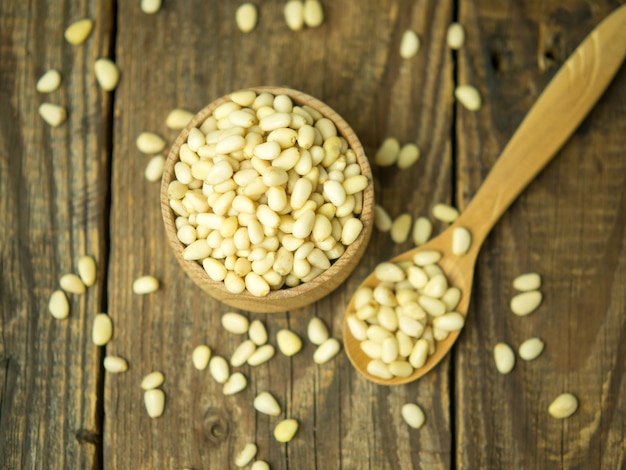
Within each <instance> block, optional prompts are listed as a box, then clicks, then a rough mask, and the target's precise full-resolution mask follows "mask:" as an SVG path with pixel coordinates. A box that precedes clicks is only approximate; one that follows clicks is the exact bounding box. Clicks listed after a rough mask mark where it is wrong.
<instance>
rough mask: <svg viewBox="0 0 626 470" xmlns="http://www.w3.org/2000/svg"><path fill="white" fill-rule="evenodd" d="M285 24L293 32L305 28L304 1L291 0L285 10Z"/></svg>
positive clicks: (286, 4)
mask: <svg viewBox="0 0 626 470" xmlns="http://www.w3.org/2000/svg"><path fill="white" fill-rule="evenodd" d="M283 14H284V16H285V23H287V26H288V27H289V29H290V30H292V31H300V30H301V29H302V27H303V26H304V3H303V2H302V0H289V1H288V2H287V3H285V7H284V10H283Z"/></svg>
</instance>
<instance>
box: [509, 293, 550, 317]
mask: <svg viewBox="0 0 626 470" xmlns="http://www.w3.org/2000/svg"><path fill="white" fill-rule="evenodd" d="M542 299H543V296H542V294H541V292H540V291H538V290H534V291H529V292H523V293H521V294H517V295H516V296H515V297H513V298H512V299H511V305H510V307H511V311H512V312H513V313H514V314H515V315H519V316H520V317H523V316H525V315H529V314H531V313H533V312H534V311H535V310H537V308H538V307H539V305H540V304H541V301H542Z"/></svg>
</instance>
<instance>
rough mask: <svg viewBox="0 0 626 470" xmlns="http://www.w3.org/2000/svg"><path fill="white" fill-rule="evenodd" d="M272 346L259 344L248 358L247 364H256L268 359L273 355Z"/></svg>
mask: <svg viewBox="0 0 626 470" xmlns="http://www.w3.org/2000/svg"><path fill="white" fill-rule="evenodd" d="M274 353H275V351H274V346H272V345H271V344H264V345H263V346H260V347H259V348H258V349H257V350H256V351H254V353H253V354H252V355H251V356H250V357H249V358H248V365H251V366H258V365H261V364H263V363H264V362H267V361H269V360H270V359H271V358H273V357H274Z"/></svg>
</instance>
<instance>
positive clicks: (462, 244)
mask: <svg viewBox="0 0 626 470" xmlns="http://www.w3.org/2000/svg"><path fill="white" fill-rule="evenodd" d="M471 244H472V234H471V233H470V231H469V230H467V229H466V228H465V227H455V228H454V230H453V231H452V253H453V254H455V255H457V256H460V255H464V254H465V253H467V252H468V251H469V249H470V246H471Z"/></svg>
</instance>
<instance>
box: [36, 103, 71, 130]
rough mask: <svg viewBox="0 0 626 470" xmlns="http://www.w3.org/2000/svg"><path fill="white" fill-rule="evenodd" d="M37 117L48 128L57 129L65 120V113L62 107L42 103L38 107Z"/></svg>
mask: <svg viewBox="0 0 626 470" xmlns="http://www.w3.org/2000/svg"><path fill="white" fill-rule="evenodd" d="M39 115H40V116H41V118H42V119H43V120H44V121H45V122H46V123H47V124H49V125H50V126H52V127H58V126H60V125H61V124H63V123H64V122H65V120H66V119H67V111H66V109H65V108H64V107H63V106H59V105H56V104H52V103H42V104H41V105H40V106H39Z"/></svg>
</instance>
